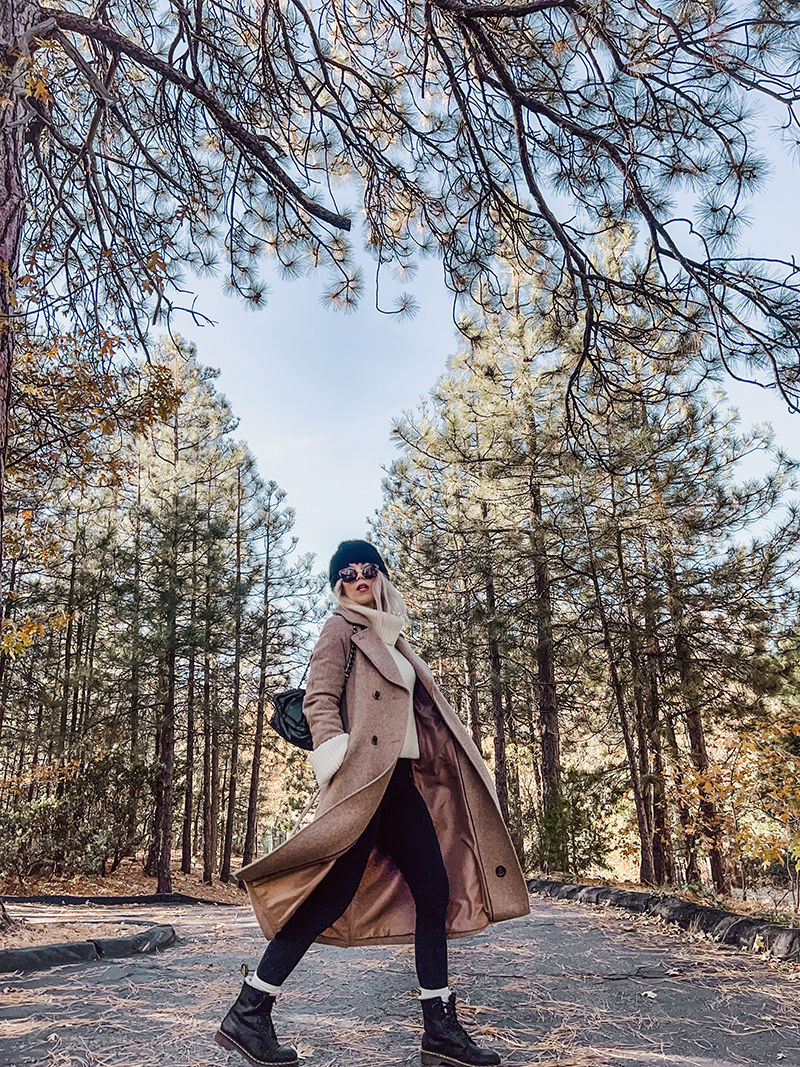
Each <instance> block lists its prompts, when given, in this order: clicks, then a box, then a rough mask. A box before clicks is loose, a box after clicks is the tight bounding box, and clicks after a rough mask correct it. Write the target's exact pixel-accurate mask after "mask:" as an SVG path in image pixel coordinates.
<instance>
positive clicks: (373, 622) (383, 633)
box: [309, 597, 419, 786]
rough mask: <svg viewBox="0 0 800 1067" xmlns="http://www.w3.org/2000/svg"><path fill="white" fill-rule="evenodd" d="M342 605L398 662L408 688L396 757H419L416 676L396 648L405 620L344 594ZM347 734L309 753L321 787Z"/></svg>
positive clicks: (341, 755)
mask: <svg viewBox="0 0 800 1067" xmlns="http://www.w3.org/2000/svg"><path fill="white" fill-rule="evenodd" d="M341 604H342V606H343V607H346V608H349V609H350V610H351V611H356V612H358V614H359V615H363V616H364V617H365V618H366V620H367V622H368V623H369V624H370V626H371V627H372V629H373V630H374V631H375V633H376V634H377V635H378V637H380V639H381V641H383V643H384V644H385V645H386V647H387V649H388V650H389V654H390V655H391V657H392V659H393V660H394V662H395V664H396V665H397V669H398V671H399V672H400V677H401V679H402V681H403V686H404V687H405V688H406V689H407V690H408V720H407V724H406V736H405V739H404V741H403V747H402V749H401V750H400V757H399V758H400V759H419V738H418V737H417V725H416V722H415V721H414V683H415V681H416V677H417V676H416V672H415V671H414V668H413V666H412V665H411V663H409V661H408V660H407V659H406V657H405V656H404V655H403V654H402V653H401V652H400V651H398V649H397V648H396V647H395V646H396V643H397V639H398V637H399V636H400V633H401V631H402V629H403V625H404V624H405V621H406V620H405V619H403V618H401V617H400V616H399V615H391V614H390V613H389V612H388V611H378V610H377V609H376V608H366V607H362V605H361V604H356V603H355V602H354V601H352V600H349V599H348V598H346V597H341ZM349 737H350V735H349V734H339V735H338V736H337V737H331V738H329V740H327V741H324V742H323V743H322V744H321V745H320V746H319V748H316V749H314V751H313V752H310V753H309V759H310V760H311V766H312V768H313V770H314V774H315V775H316V777H317V781H318V782H319V784H320V786H323V785H325V784H326V783H327V782H329V781H330V779H331V778H332V777H333V776H334V774H336V772H337V771H338V770H339V768H340V767H341V765H342V763H343V762H344V757H345V754H346V753H347V743H348V741H349Z"/></svg>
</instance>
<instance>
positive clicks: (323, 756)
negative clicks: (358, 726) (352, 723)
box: [308, 734, 350, 789]
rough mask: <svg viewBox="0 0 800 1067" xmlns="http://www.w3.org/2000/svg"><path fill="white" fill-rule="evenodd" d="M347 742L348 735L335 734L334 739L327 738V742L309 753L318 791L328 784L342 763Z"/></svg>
mask: <svg viewBox="0 0 800 1067" xmlns="http://www.w3.org/2000/svg"><path fill="white" fill-rule="evenodd" d="M349 740H350V734H337V735H336V737H329V738H328V740H327V741H323V742H322V744H321V745H320V746H319V748H315V749H314V751H313V752H309V754H308V758H309V759H310V760H311V769H312V770H313V771H314V774H315V776H316V779H317V785H319V787H320V789H321V788H322V786H324V785H327V784H328V782H329V781H330V780H331V778H333V776H334V774H336V772H337V771H338V770H339V768H340V767H341V765H342V763H343V762H344V757H345V753H346V752H347V743H348V741H349Z"/></svg>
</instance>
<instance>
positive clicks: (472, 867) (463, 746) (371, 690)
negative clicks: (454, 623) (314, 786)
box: [236, 607, 529, 945]
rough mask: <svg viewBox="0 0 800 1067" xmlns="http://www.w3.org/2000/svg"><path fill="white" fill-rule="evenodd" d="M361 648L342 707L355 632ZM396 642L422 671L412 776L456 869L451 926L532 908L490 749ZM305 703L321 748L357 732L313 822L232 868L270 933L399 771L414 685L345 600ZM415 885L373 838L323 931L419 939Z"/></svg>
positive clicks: (379, 939)
mask: <svg viewBox="0 0 800 1067" xmlns="http://www.w3.org/2000/svg"><path fill="white" fill-rule="evenodd" d="M351 641H352V643H353V644H354V645H355V655H354V659H353V666H352V669H351V673H350V678H349V680H348V683H347V691H346V694H345V699H342V701H341V703H342V707H341V711H340V708H339V702H340V701H339V698H340V694H341V691H342V683H343V681H344V673H345V667H346V664H347V660H348V656H349V654H350V643H351ZM397 648H398V650H399V651H400V652H401V653H402V654H403V655H404V656H405V657H406V658H407V659H408V660H409V661H410V662H411V664H412V665H413V667H414V670H415V672H416V675H417V681H416V684H415V690H414V713H415V717H416V724H417V732H418V736H419V747H420V756H419V759H418V760H414V761H413V763H412V767H413V773H414V779H415V781H416V784H417V787H418V788H419V791H420V793H421V794H422V796H423V798H424V800H425V803H426V804H427V807H428V810H429V811H430V813H431V816H432V818H433V823H434V826H435V828H436V834H437V837H438V839H439V844H440V846H441V849H442V857H443V859H444V864H445V868H446V870H447V875H448V878H449V880H450V904H449V907H448V912H447V931H448V937H464V936H466V935H468V934H473V933H477V932H478V931H480V930H482V929H483V928H484V927H485V926H486V925H487V924H488V923H490V922H497V921H499V920H501V919H510V918H513V917H514V916H517V915H527V914H528V911H529V905H528V894H527V891H526V887H525V882H524V880H523V877H522V871H521V870H520V866H519V862H518V860H517V856H516V853H515V851H514V847H513V845H512V844H511V841H510V839H509V836H508V832H507V830H506V827H505V823H504V822H503V818H502V816H501V814H500V809H499V807H498V804H497V797H496V794H495V790H494V786H493V784H492V780H491V778H490V776H489V773H488V771H487V769H486V766H485V764H484V762H483V759H482V757H481V755H480V753H479V752H478V750H477V748H476V747H475V745H474V743H473V741H472V739H471V737H470V736H469V734H468V733H467V731H466V730H465V729H464V727H463V725H462V724H461V721H460V720H459V718H458V716H457V715H456V713H455V712H454V711H453V709H452V708H451V707H450V705H449V704H448V703H447V701H446V700H445V698H444V696H443V694H442V693H441V691H440V690H439V687H438V686H437V685H436V682H435V681H434V679H433V675H432V674H431V671H430V669H429V668H428V666H427V664H425V663H424V661H423V660H421V659H420V658H419V656H417V655H415V654H414V653H413V652H412V651H411V649H410V648H409V646H408V643H407V642H406V641H405V639H404V638H402V637H401V638H400V639H399V640H398V642H397ZM303 709H304V711H305V714H306V717H307V719H308V722H309V725H310V727H311V733H312V736H313V740H314V747H315V748H317V747H318V746H319V745H321V744H322V743H323V742H324V741H327V740H329V738H331V737H335V736H336V735H337V734H340V733H342V730H343V729H345V730H346V731H348V732H349V734H350V741H349V744H348V748H347V754H346V756H345V758H344V762H343V763H342V765H341V767H340V768H339V770H338V771H337V772H336V774H335V775H334V776H333V778H332V779H331V780H330V782H328V783H327V785H325V786H324V787H323V789H322V791H321V793H320V798H319V804H318V807H317V813H316V815H315V817H314V819H313V821H312V822H311V823H310V824H309V825H308V826H306V827H304V828H303V829H302V830H300V831H299V832H298V833H297V834H295V835H294V836H293V837H291V838H289V840H288V841H286V842H285V843H284V844H283V845H281V846H280V847H279V848H276V849H275V851H274V852H270V853H269V854H268V855H266V856H262V857H261V858H260V859H258V860H256V861H255V862H254V863H251V864H249V865H248V866H247V867H243V868H242V870H241V871H239V872H238V874H237V875H236V877H237V879H238V880H239V881H240V882H243V883H244V884H245V886H246V887H247V891H248V894H249V896H250V900H251V902H252V905H253V908H254V910H255V913H256V917H257V918H258V921H259V924H260V926H261V929H262V930H263V931H264V934H265V936H266V937H267V938H272V937H274V935H275V934H276V933H277V931H278V930H280V929H281V927H282V926H283V925H284V923H286V921H287V920H288V919H289V917H290V916H291V915H292V913H293V912H294V911H295V910H296V908H297V907H298V906H299V905H300V904H301V903H302V901H303V900H304V899H305V898H306V897H307V896H308V895H309V893H310V892H311V891H312V889H314V888H315V886H317V885H318V884H319V882H321V881H322V879H323V878H324V877H325V875H326V874H327V873H328V871H329V870H330V869H331V867H332V866H333V864H334V862H335V861H336V859H337V858H338V857H339V856H341V855H342V854H343V853H344V852H346V851H347V849H348V848H350V846H351V845H352V844H353V843H354V842H355V841H356V840H357V838H358V837H359V836H360V834H361V833H362V831H363V830H364V829H366V826H367V824H368V823H369V821H370V819H371V818H372V815H373V814H374V812H375V809H376V808H377V806H378V804H379V803H380V801H381V798H382V796H383V794H384V791H385V789H386V786H387V784H388V782H389V779H390V777H391V775H392V771H393V769H394V766H395V764H396V762H397V759H398V756H399V753H400V751H401V749H402V747H403V740H404V737H405V732H406V723H407V720H408V690H407V689H405V688H404V686H403V684H402V680H401V678H400V672H399V671H398V669H397V666H396V664H395V662H394V660H393V659H392V656H391V654H390V652H389V650H388V649H387V647H386V645H385V644H384V643H383V641H382V640H381V639H380V637H379V636H378V635H377V634H376V633H375V631H374V630H373V629H372V627H371V626H369V625H368V624H367V620H366V618H365V616H363V615H360V614H359V613H358V612H355V611H351V610H349V609H347V608H346V607H339V608H337V609H336V611H335V612H334V614H333V615H332V616H331V618H330V619H329V620H328V621H327V623H326V624H325V626H324V628H323V630H322V633H321V635H320V638H319V641H318V642H317V645H316V647H315V649H314V652H313V655H312V657H311V668H310V671H309V680H308V689H307V691H306V697H305V700H304V703H303ZM414 925H415V909H414V902H413V899H412V897H411V893H410V892H409V890H408V887H407V886H406V883H405V880H404V879H403V877H402V875H401V874H400V872H399V871H398V870H397V868H396V867H395V866H394V864H393V863H392V862H391V860H390V859H389V858H388V857H387V856H385V855H383V854H381V852H380V851H379V850H378V849H374V850H373V853H372V856H371V857H370V860H369V862H368V865H367V869H366V871H365V873H364V877H363V878H362V880H361V884H360V885H359V887H358V890H357V892H356V895H355V898H354V899H353V902H352V903H351V904H350V906H349V907H348V909H347V910H346V911H345V913H344V915H343V916H342V917H341V918H340V919H339V920H338V921H337V922H336V923H335V924H334V925H333V926H332V927H330V928H329V929H327V930H325V931H324V932H323V933H322V934H321V935H320V937H319V938H317V940H318V941H322V942H325V943H327V944H333V945H370V944H403V943H407V942H411V941H413V939H414Z"/></svg>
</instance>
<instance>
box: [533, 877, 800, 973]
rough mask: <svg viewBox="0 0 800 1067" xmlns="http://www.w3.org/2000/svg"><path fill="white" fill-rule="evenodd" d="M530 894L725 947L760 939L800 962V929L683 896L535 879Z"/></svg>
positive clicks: (777, 952)
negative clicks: (596, 907) (663, 924)
mask: <svg viewBox="0 0 800 1067" xmlns="http://www.w3.org/2000/svg"><path fill="white" fill-rule="evenodd" d="M527 886H528V891H529V892H532V893H541V894H542V895H544V896H549V897H554V898H556V899H557V900H577V901H578V902H579V903H581V904H610V905H612V906H613V907H615V908H624V909H625V910H626V911H632V912H639V913H645V914H648V915H657V916H659V918H662V919H666V920H667V922H671V923H675V924H676V925H677V926H680V927H682V928H683V929H684V930H691V931H695V932H699V933H704V934H710V935H711V937H713V938H714V940H715V941H719V942H720V943H721V944H723V945H739V946H741V947H742V948H746V949H750V950H752V949H753V948H754V946H755V945H756V943H757V939H760V942H759V947H763V948H764V950H765V951H767V952H771V953H772V955H773V956H775V957H776V958H777V959H779V960H798V959H800V930H794V929H792V928H791V927H789V926H779V925H778V924H777V923H768V922H764V921H763V920H762V919H751V918H748V916H746V915H737V914H736V913H735V912H732V911H724V910H723V909H722V908H711V907H709V906H708V905H706V904H692V903H691V902H690V901H688V900H681V899H680V897H670V896H662V895H660V894H658V893H634V892H631V891H629V890H625V889H611V888H610V887H607V886H592V885H572V884H569V883H567V882H551V881H545V880H542V879H537V878H531V879H528V881H527Z"/></svg>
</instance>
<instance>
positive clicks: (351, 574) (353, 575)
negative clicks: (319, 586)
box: [339, 563, 379, 585]
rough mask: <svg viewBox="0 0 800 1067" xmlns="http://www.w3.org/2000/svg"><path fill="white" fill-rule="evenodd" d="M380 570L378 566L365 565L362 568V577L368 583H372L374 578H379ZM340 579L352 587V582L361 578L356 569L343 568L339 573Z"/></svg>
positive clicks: (372, 564)
mask: <svg viewBox="0 0 800 1067" xmlns="http://www.w3.org/2000/svg"><path fill="white" fill-rule="evenodd" d="M378 570H379V568H378V567H377V565H376V564H374V563H365V564H364V566H363V567H362V568H361V575H360V576H361V577H362V578H366V579H367V581H370V580H371V579H372V578H377V577H378ZM339 577H340V578H341V579H342V581H343V582H344V584H345V585H350V583H351V582H354V581H355V580H356V579H357V578H358V577H359V573H358V571H357V570H356V569H355V567H343V568H342V570H340V571H339Z"/></svg>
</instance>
